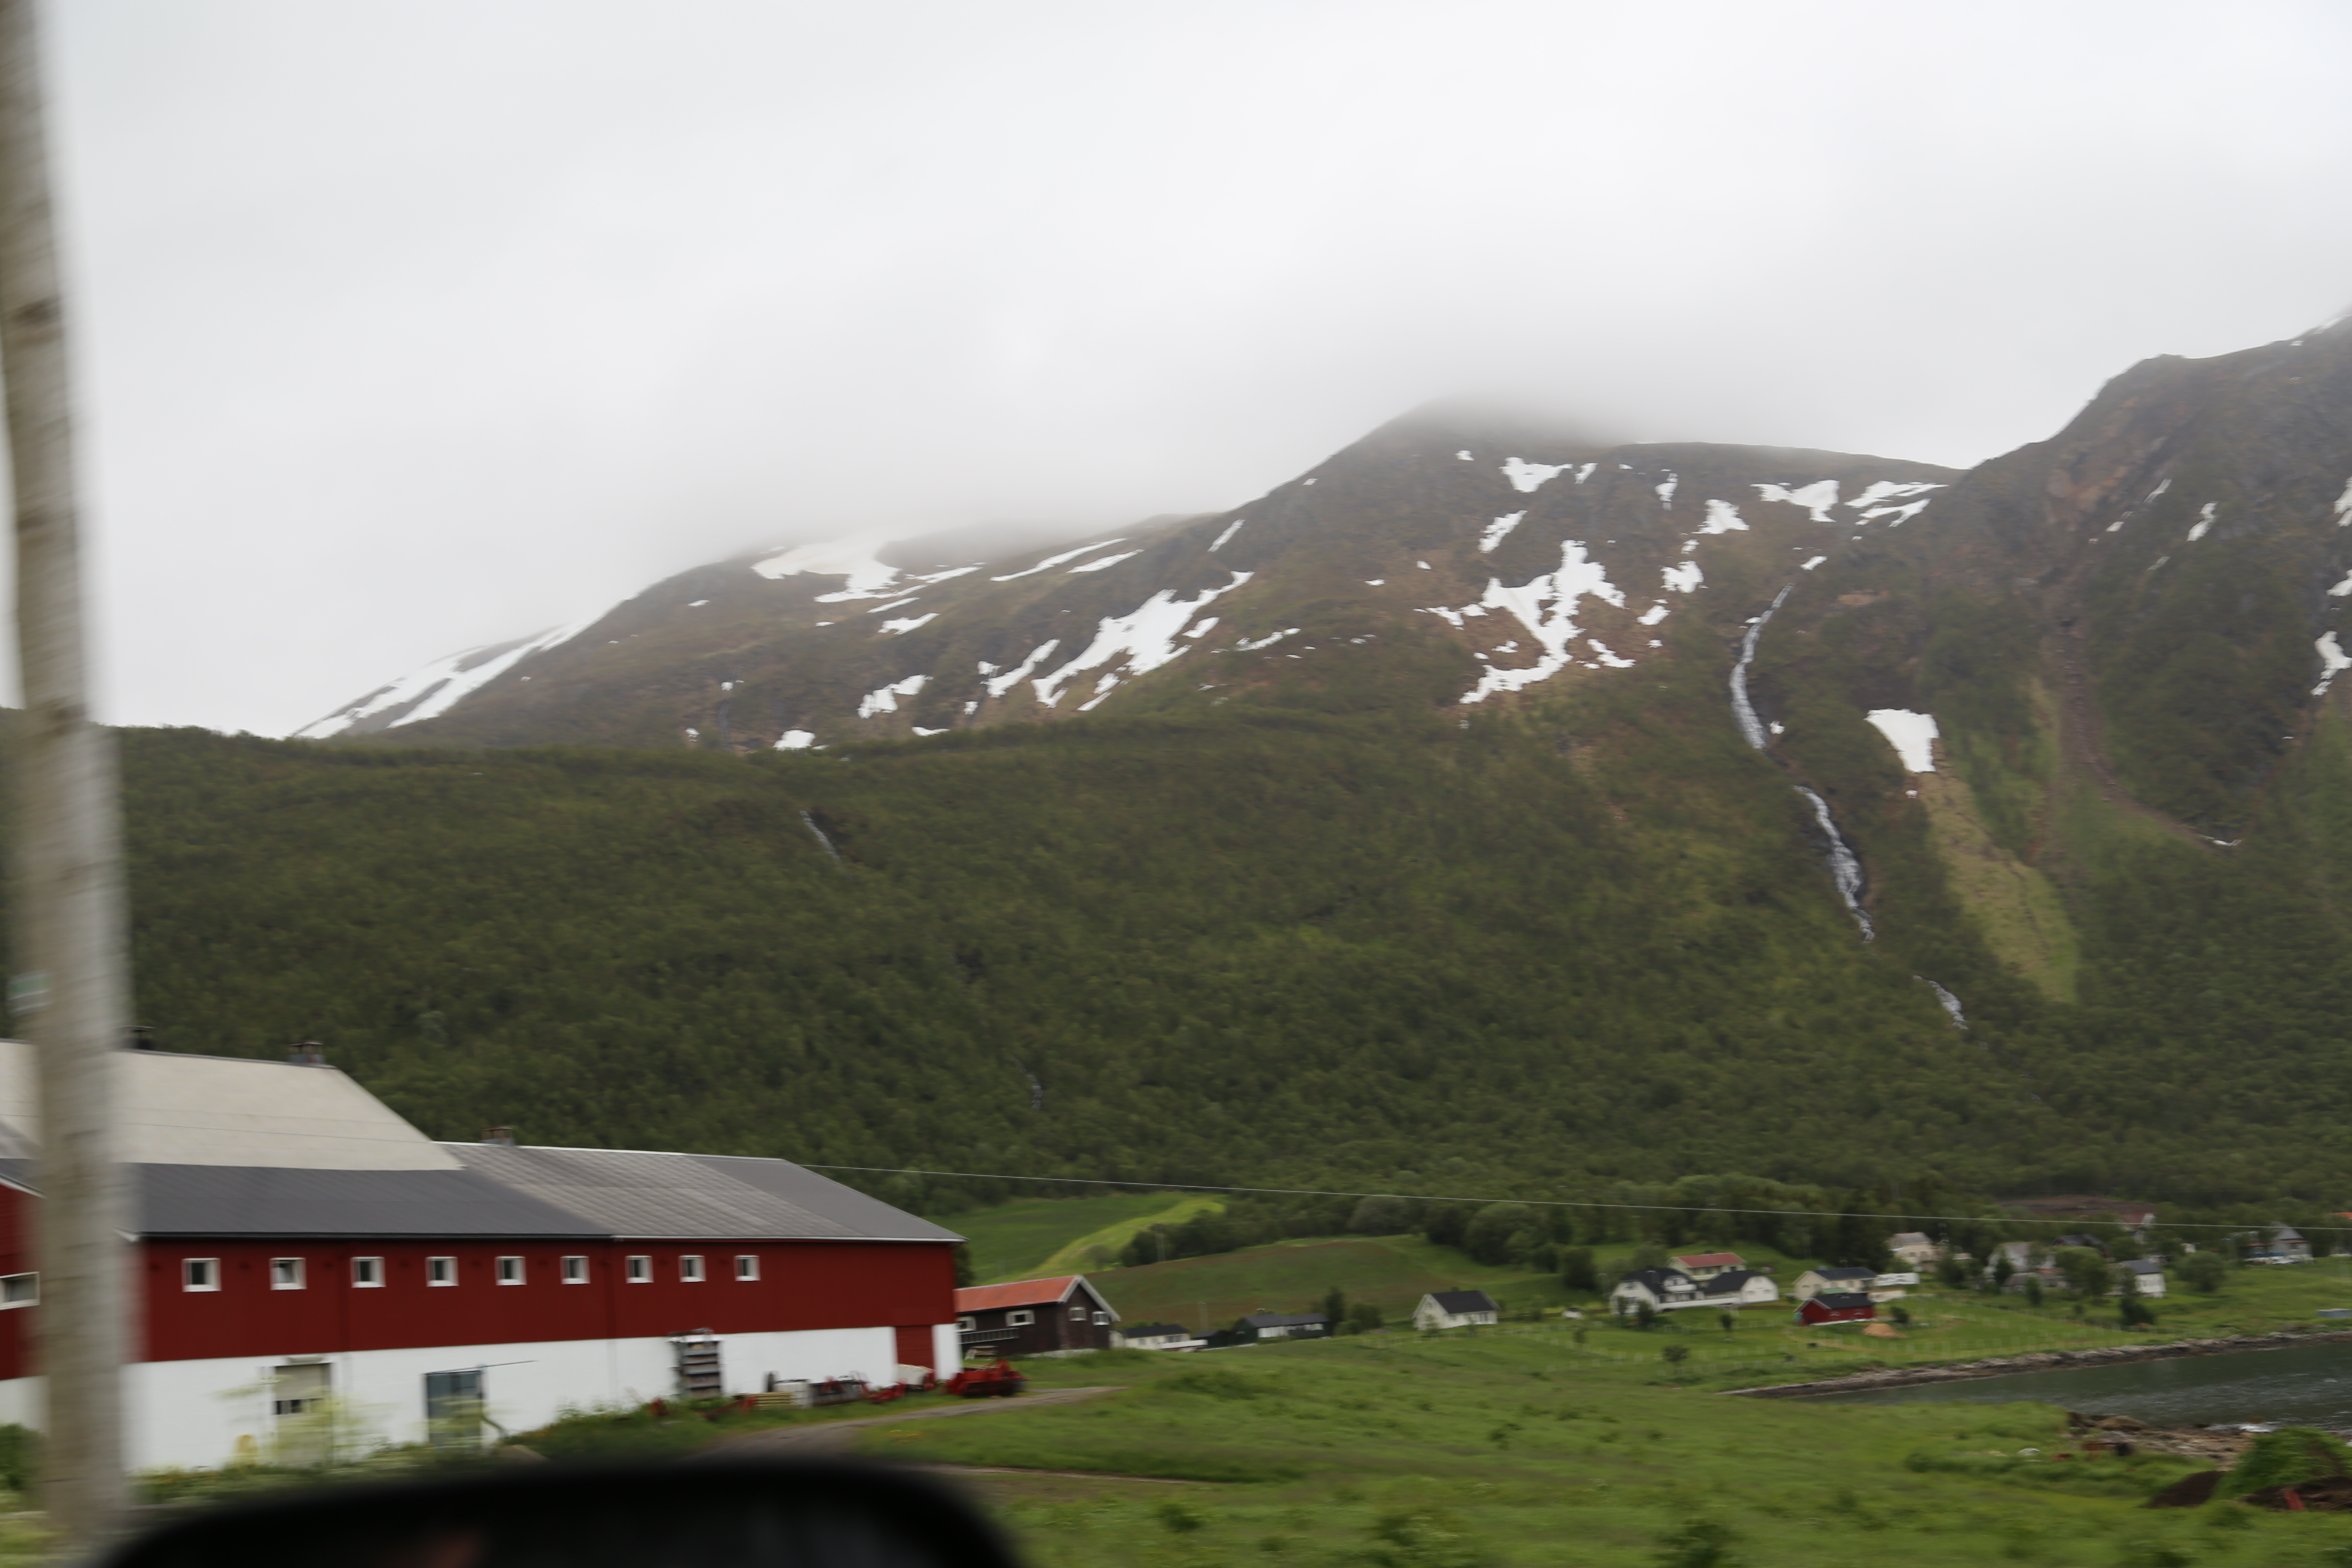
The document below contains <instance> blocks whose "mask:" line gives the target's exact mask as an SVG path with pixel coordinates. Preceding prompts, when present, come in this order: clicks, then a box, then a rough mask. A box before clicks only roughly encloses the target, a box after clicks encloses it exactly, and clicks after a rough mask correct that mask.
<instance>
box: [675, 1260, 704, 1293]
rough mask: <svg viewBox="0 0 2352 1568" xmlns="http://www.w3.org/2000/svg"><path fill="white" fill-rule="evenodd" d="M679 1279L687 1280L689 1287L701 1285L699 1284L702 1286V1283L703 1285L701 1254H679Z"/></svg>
mask: <svg viewBox="0 0 2352 1568" xmlns="http://www.w3.org/2000/svg"><path fill="white" fill-rule="evenodd" d="M677 1277H678V1278H679V1279H683V1280H685V1281H686V1282H687V1283H688V1284H689V1285H699V1284H701V1283H702V1257H701V1255H700V1254H699V1253H694V1252H681V1253H679V1254H678V1255H677Z"/></svg>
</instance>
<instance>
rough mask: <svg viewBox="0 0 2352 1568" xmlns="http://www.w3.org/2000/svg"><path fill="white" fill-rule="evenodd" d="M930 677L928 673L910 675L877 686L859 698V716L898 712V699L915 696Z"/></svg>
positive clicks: (869, 716)
mask: <svg viewBox="0 0 2352 1568" xmlns="http://www.w3.org/2000/svg"><path fill="white" fill-rule="evenodd" d="M930 679H931V678H930V677H929V676H928V675H910V676H908V677H907V679H904V680H894V681H892V682H891V683H890V684H889V685H887V686H883V687H877V688H876V689H874V690H872V691H869V692H867V693H866V695H865V696H863V697H861V698H859V699H858V700H857V716H858V717H859V718H860V719H871V718H873V717H875V716H876V715H877V714H880V713H896V712H897V711H898V699H900V698H901V697H913V696H915V695H916V694H917V693H919V692H920V691H921V690H922V689H923V688H924V687H925V686H926V685H928V684H929V682H930Z"/></svg>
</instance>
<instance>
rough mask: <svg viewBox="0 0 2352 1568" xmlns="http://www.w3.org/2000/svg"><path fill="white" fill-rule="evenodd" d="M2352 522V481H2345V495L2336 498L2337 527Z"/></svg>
mask: <svg viewBox="0 0 2352 1568" xmlns="http://www.w3.org/2000/svg"><path fill="white" fill-rule="evenodd" d="M2347 522H2352V479H2347V480H2345V481H2344V493H2343V494H2342V495H2340V496H2337V497H2336V527H2338V528H2342V527H2343V526H2344V525H2345V524H2346V523H2347Z"/></svg>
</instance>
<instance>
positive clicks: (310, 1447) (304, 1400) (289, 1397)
mask: <svg viewBox="0 0 2352 1568" xmlns="http://www.w3.org/2000/svg"><path fill="white" fill-rule="evenodd" d="M333 1392H334V1369H333V1368H332V1367H331V1366H329V1365H328V1364H327V1363H324V1362H311V1361H306V1362H294V1363H289V1364H288V1365H285V1366H280V1367H277V1368H274V1369H272V1372H271V1374H270V1387H269V1411H270V1414H271V1415H275V1416H276V1417H277V1418H278V1463H279V1464H281V1465H295V1466H302V1467H308V1466H312V1465H323V1464H325V1463H326V1462H327V1461H328V1460H330V1459H331V1458H334V1457H335V1430H334V1413H333V1411H332V1410H331V1408H330V1406H329V1396H330V1395H331V1394H333Z"/></svg>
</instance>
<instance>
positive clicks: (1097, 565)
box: [1068, 550, 1143, 577]
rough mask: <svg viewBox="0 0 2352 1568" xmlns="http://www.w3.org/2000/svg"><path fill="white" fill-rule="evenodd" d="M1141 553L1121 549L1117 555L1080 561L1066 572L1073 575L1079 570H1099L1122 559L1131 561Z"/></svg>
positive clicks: (1079, 571)
mask: <svg viewBox="0 0 2352 1568" xmlns="http://www.w3.org/2000/svg"><path fill="white" fill-rule="evenodd" d="M1142 553H1143V552H1142V551H1140V550H1123V551H1121V552H1118V554H1117V555H1105V556H1103V557H1101V558H1100V559H1098V560H1094V561H1082V562H1080V563H1078V564H1076V566H1073V567H1071V568H1070V570H1069V573H1068V574H1069V575H1070V576H1073V577H1075V576H1076V575H1077V574H1079V573H1081V572H1100V571H1102V570H1103V569H1104V568H1105V567H1108V566H1116V565H1118V563H1120V562H1122V561H1132V560H1134V559H1135V558H1136V557H1137V556H1139V555H1140V554H1142Z"/></svg>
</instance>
